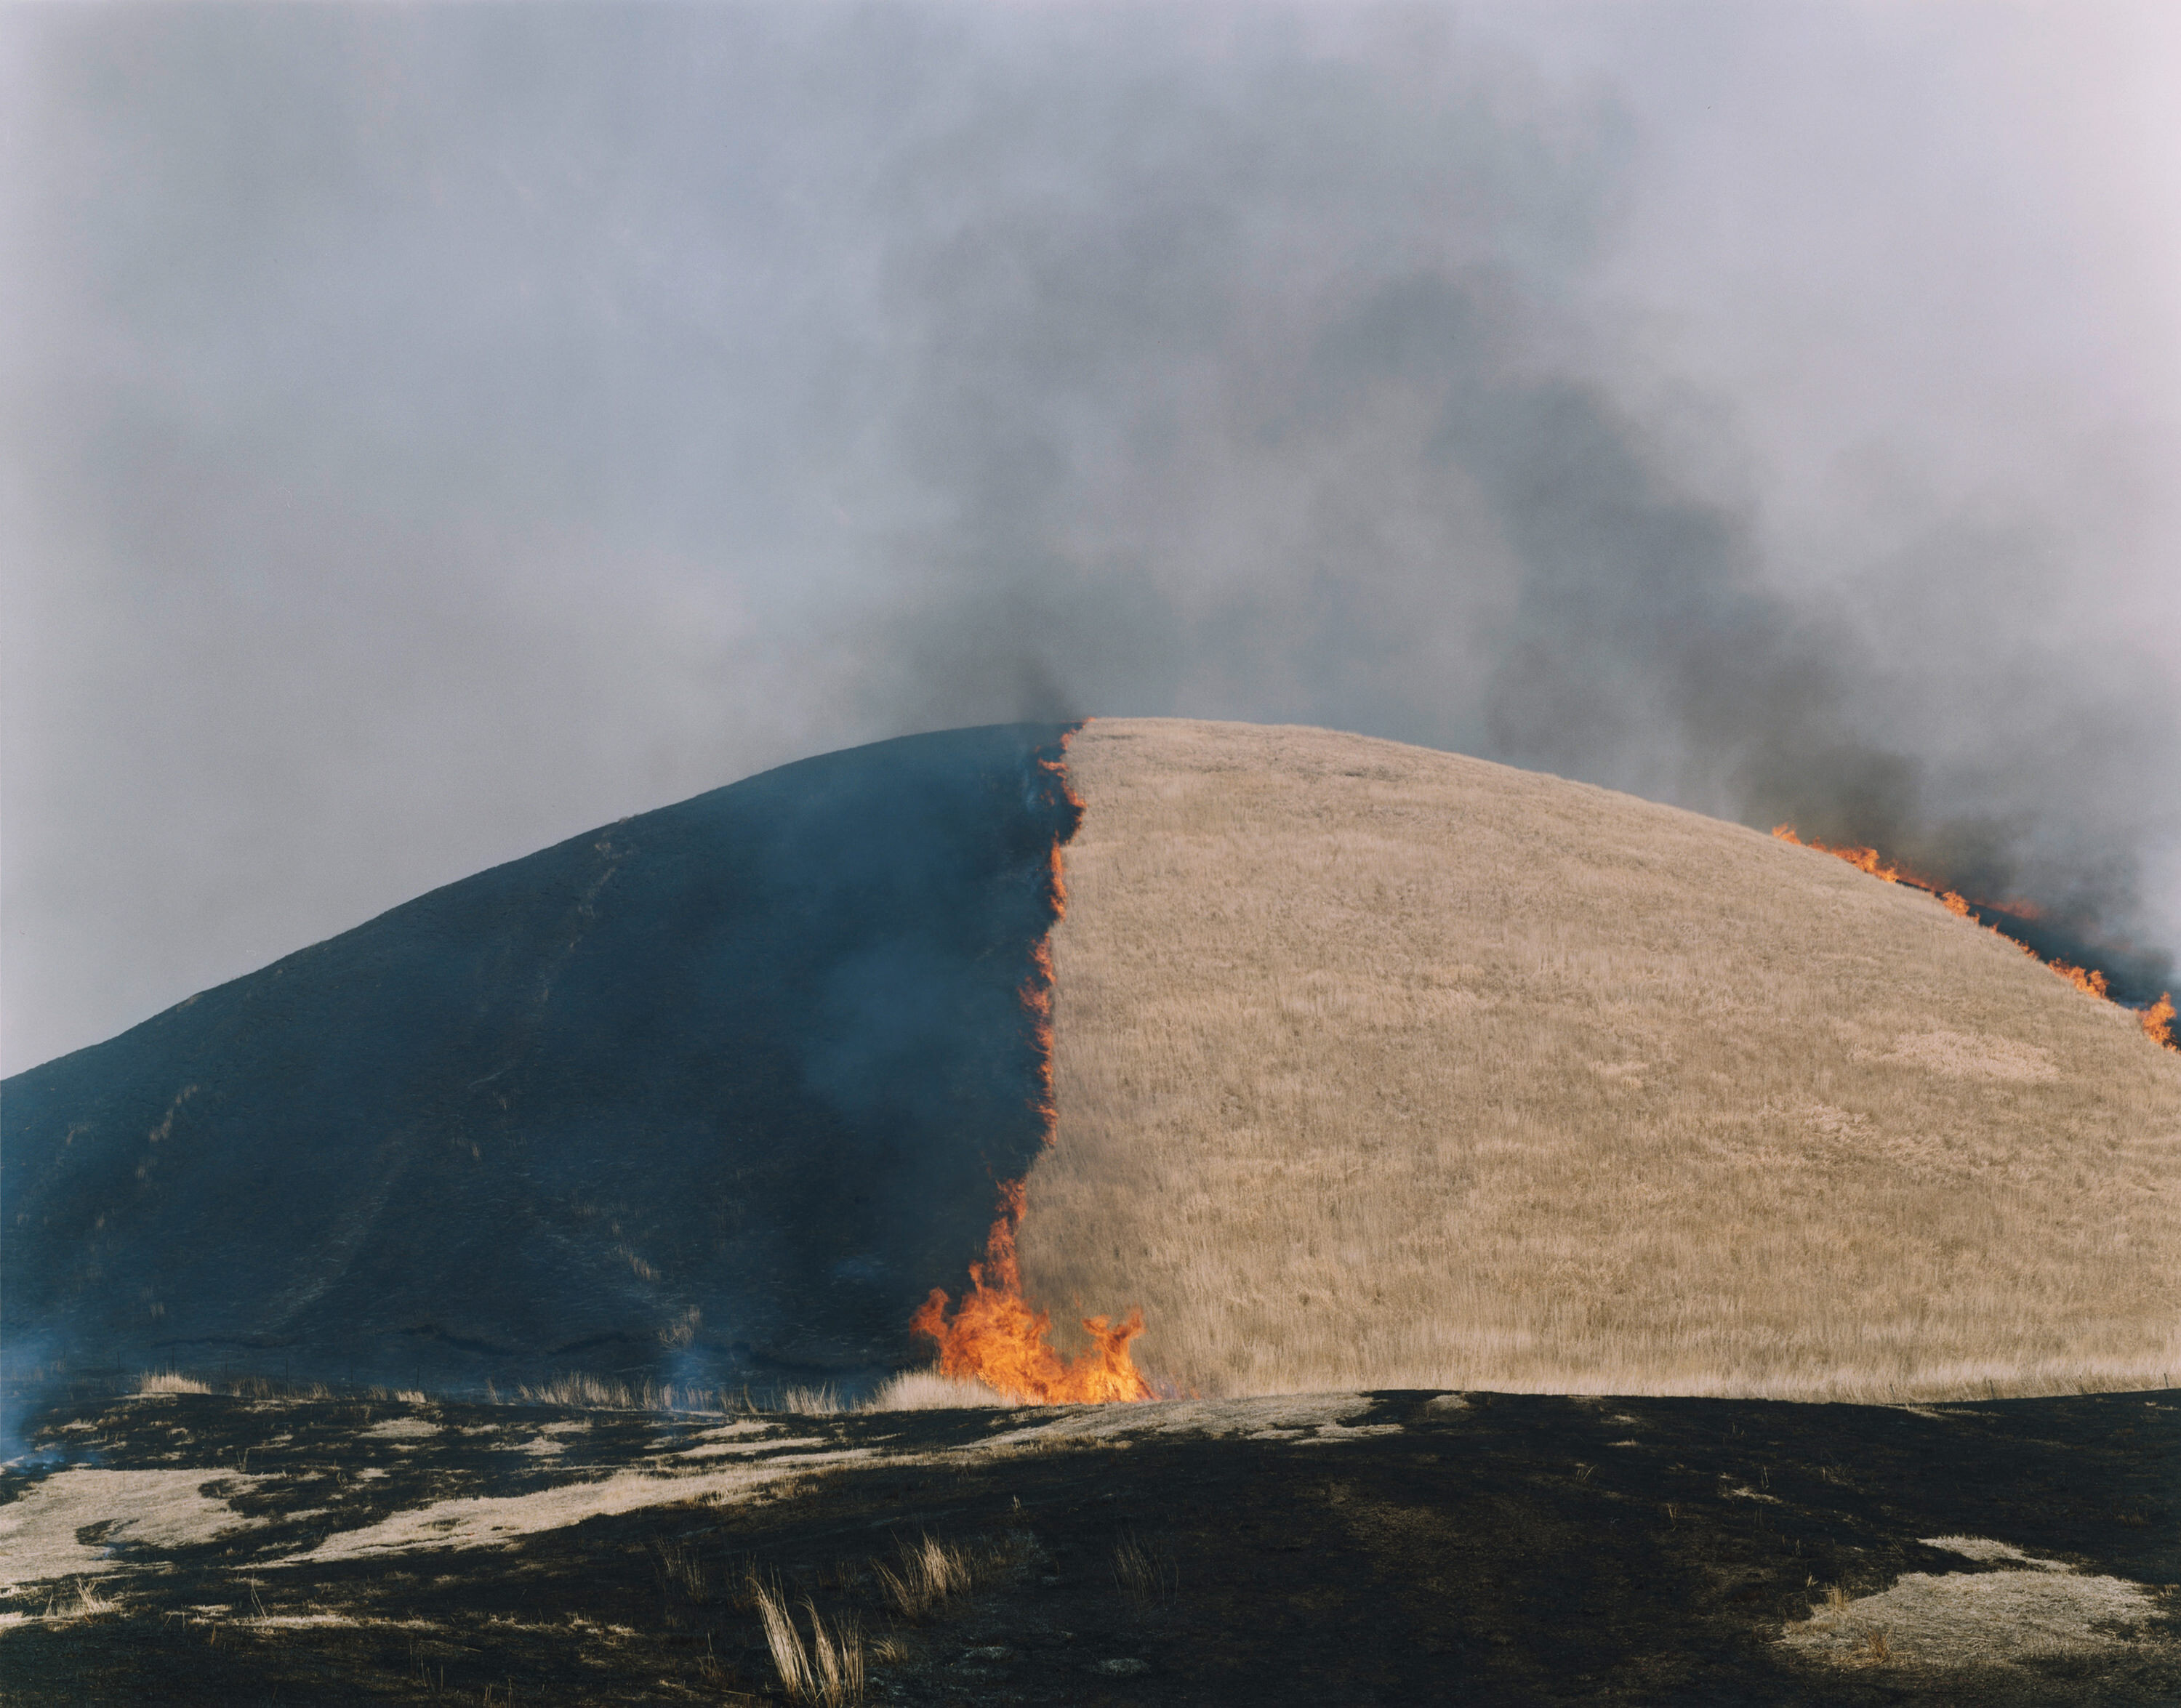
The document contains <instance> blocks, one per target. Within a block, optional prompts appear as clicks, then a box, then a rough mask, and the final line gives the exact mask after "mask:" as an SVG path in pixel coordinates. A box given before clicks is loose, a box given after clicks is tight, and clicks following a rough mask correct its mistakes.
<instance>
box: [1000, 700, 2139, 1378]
mask: <svg viewBox="0 0 2181 1708" xmlns="http://www.w3.org/2000/svg"><path fill="white" fill-rule="evenodd" d="M1069 765H1070V772H1071V775H1072V778H1073V780H1074V786H1075V789H1076V791H1077V792H1078V793H1079V795H1080V796H1082V797H1083V799H1084V801H1085V808H1086V811H1085V821H1084V824H1083V826H1082V829H1080V831H1079V833H1078V835H1077V836H1076V838H1075V840H1074V842H1073V843H1072V844H1071V845H1070V846H1069V847H1068V852H1067V884H1068V900H1069V905H1068V915H1067V917H1066V918H1065V920H1064V921H1063V923H1061V924H1060V926H1059V927H1058V928H1057V930H1056V931H1055V934H1054V936H1053V939H1052V955H1053V961H1054V964H1055V967H1056V970H1057V979H1058V995H1057V1012H1056V1038H1057V1043H1056V1055H1055V1061H1054V1075H1055V1084H1056V1090H1057V1101H1058V1105H1059V1111H1060V1115H1059V1127H1058V1133H1057V1143H1056V1144H1055V1146H1054V1147H1053V1148H1052V1149H1051V1150H1049V1151H1048V1152H1046V1154H1044V1155H1043V1156H1042V1157H1041V1160H1039V1161H1038V1163H1037V1164H1036V1165H1035V1168H1034V1170H1033V1171H1032V1173H1031V1176H1030V1187H1029V1212H1028V1216H1027V1219H1026V1220H1025V1222H1024V1226H1023V1229H1022V1233H1021V1252H1022V1259H1023V1265H1024V1275H1025V1281H1026V1284H1027V1287H1028V1291H1029V1292H1030V1296H1031V1297H1032V1298H1033V1299H1035V1300H1037V1301H1039V1302H1041V1303H1046V1304H1049V1305H1052V1306H1054V1307H1056V1308H1057V1310H1058V1311H1059V1313H1060V1314H1063V1316H1064V1315H1065V1312H1066V1308H1067V1307H1068V1304H1069V1303H1070V1302H1071V1301H1073V1300H1075V1299H1078V1298H1079V1299H1081V1300H1082V1301H1084V1302H1085V1304H1086V1305H1088V1306H1090V1307H1091V1308H1092V1309H1108V1308H1110V1307H1112V1306H1113V1304H1115V1303H1140V1304H1141V1305H1142V1307H1143V1308H1144V1310H1145V1312H1146V1316H1147V1318H1148V1319H1149V1323H1150V1327H1149V1329H1148V1331H1147V1332H1146V1334H1145V1336H1144V1337H1143V1340H1142V1342H1141V1343H1140V1346H1141V1352H1142V1357H1143V1362H1144V1363H1145V1364H1146V1365H1147V1366H1150V1367H1151V1368H1154V1369H1161V1370H1163V1371H1164V1372H1166V1373H1167V1374H1168V1375H1170V1376H1171V1377H1173V1379H1175V1380H1179V1382H1181V1383H1183V1384H1184V1385H1185V1386H1190V1387H1194V1388H1195V1389H1197V1390H1199V1391H1201V1392H1203V1393H1205V1394H1206V1395H1230V1394H1248V1393H1266V1392H1278V1391H1303V1390H1310V1389H1333V1388H1354V1387H1359V1386H1361V1387H1372V1386H1431V1387H1469V1388H1480V1387H1488V1388H1496V1389H1500V1390H1503V1391H1592V1392H1612V1393H1624V1394H1637V1393H1651V1394H1658V1393H1674V1392H1679V1393H1709V1394H1737V1395H1774V1396H1797V1397H1927V1398H1928V1397H1950V1396H1961V1395H1968V1394H1985V1393H1987V1392H1996V1393H2001V1394H2007V1393H2017V1394H2019V1393H2031V1392H2047V1391H2066V1390H2069V1389H2072V1388H2074V1387H2077V1386H2137V1385H2140V1386H2151V1385H2161V1384H2167V1383H2170V1382H2171V1381H2173V1380H2174V1375H2175V1373H2177V1372H2181V1056H2177V1055H2173V1054H2172V1053H2170V1052H2167V1051H2163V1050H2159V1049H2157V1048H2156V1046H2154V1045H2153V1044H2151V1043H2150V1042H2149V1041H2148V1040H2147V1039H2145V1036H2144V1035H2143V1033H2142V1032H2141V1030H2140V1028H2139V1027H2138V1026H2137V1024H2136V1022H2135V1020H2134V1017H2133V1016H2132V1015H2131V1014H2129V1012H2127V1011H2124V1010H2122V1009H2118V1008H2116V1007H2114V1006H2112V1005H2110V1004H2107V1003H2104V1002H2101V1001H2099V1000H2096V999H2095V998H2092V997H2090V996H2086V995H2084V994H2080V993H2079V992H2078V991H2076V990H2074V989H2071V988H2070V987H2069V986H2068V984H2066V983H2063V982H2062V980H2060V979H2059V978H2055V977H2054V976H2053V974H2052V973H2051V972H2049V971H2048V970H2046V968H2044V967H2040V966H2039V965H2038V964H2037V963H2036V962H2035V961H2032V960H2030V959H2029V957H2027V956H2024V954H2023V953H2022V952H2021V951H2020V950H2018V949H2017V948H2016V947H2014V946H2013V945H2011V944H2009V943H2007V942H2005V941H2003V940H2002V939H1999V938H1997V937H1996V936H1995V935H1993V934H1991V932H1989V931H1986V930H1985V929H1983V928H1980V927H1979V926H1977V925H1975V924H1974V923H1970V922H1968V921H1964V920H1961V919H1957V918H1955V917H1952V916H1951V915H1949V914H1948V913H1947V912H1946V910H1945V909H1944V908H1943V907H1941V905H1940V904H1939V903H1938V901H1935V900H1934V899H1933V898H1932V897H1930V896H1929V895H1922V894H1919V893H1916V892H1913V891H1911V890H1904V889H1901V888H1897V887H1893V886H1889V885H1886V884H1880V883H1879V882H1876V881H1875V880H1874V879H1870V878H1868V877H1866V876H1864V874H1863V873H1859V872H1857V871H1855V870H1853V869H1852V868H1850V867H1848V866H1847V865H1844V864H1843V863H1841V862H1840V861H1838V860H1835V859H1832V858H1830V857H1828V856H1826V855H1825V854H1821V853H1818V852H1815V851H1811V850H1808V849H1801V848H1795V847H1790V846H1785V845H1783V844H1781V843H1779V842H1776V841H1774V840H1771V839H1770V838H1768V837H1765V836H1764V835H1760V834H1758V833H1756V832H1753V831H1751V830H1748V829H1743V828H1741V827H1739V826H1736V825H1732V824H1723V823H1720V822H1718V821H1716V820H1714V819H1709V818H1701V817H1698V816H1697V815H1695V814H1692V813H1684V812H1679V811H1676V810H1674V809H1672V808H1669V807H1660V806H1657V805H1654V804H1652V803H1649V802H1643V801H1638V800H1635V799H1632V798H1630V797H1629V796H1623V795H1617V794H1614V793H1612V792H1610V791H1605V790H1601V789H1596V788H1592V787H1588V786H1586V785H1580V784H1574V783H1569V782H1565V781H1562V780H1558V779H1554V778H1550V777H1545V776H1539V775H1535V774H1529V773H1526V772H1521V771H1516V770H1510V769H1505V768H1503V767H1499V766H1495V765H1491V764H1487V763H1483V762H1481V761H1477V760H1473V759H1467V758H1459V757H1456V756H1454V755H1449V754H1445V753H1439V752H1427V751H1424V750H1421V749H1416V748H1412V747H1402V746H1400V745H1397V744H1395V743H1392V742H1387V741H1373V740H1369V739H1367V738H1364V737H1360V736H1344V735H1335V734H1331V733H1328V732H1325V731H1322V730H1306V729H1293V728H1286V729H1279V728H1261V727H1256V726H1250V725H1231V724H1206V723H1195V722H1185V721H1166V720H1127V719H1117V720H1110V721H1108V720H1099V721H1097V722H1094V723H1092V724H1091V725H1089V726H1087V727H1086V728H1085V730H1083V731H1082V732H1081V733H1080V734H1079V735H1078V736H1077V737H1076V738H1075V740H1074V746H1073V747H1072V749H1071V752H1070V760H1069Z"/></svg>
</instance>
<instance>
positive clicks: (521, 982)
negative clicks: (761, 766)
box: [0, 725, 1077, 1391]
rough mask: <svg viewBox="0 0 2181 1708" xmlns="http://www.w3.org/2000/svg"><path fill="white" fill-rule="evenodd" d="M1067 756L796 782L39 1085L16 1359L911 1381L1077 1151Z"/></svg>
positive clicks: (23, 1374)
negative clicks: (1052, 1060) (1067, 943)
mask: <svg viewBox="0 0 2181 1708" xmlns="http://www.w3.org/2000/svg"><path fill="white" fill-rule="evenodd" d="M1060 734H1061V730H1060V729H1059V728H1058V727H1057V726H1051V725H1009V726H1004V727H997V728H991V729H983V730H956V731H950V732H947V733H945V734H941V735H932V736H913V737H909V738H907V739H905V740H901V741H887V742H881V743H880V744H878V745H876V746H873V747H862V748H858V749H855V750H853V751H852V752H843V753H835V754H829V755H827V756H825V757H824V758H816V759H809V760H805V761H803V762H801V763H797V764H792V765H788V766H785V767H782V768H781V769H779V770H776V771H771V772H768V773H766V774H764V775H762V776H758V777H754V778H751V779H749V780H746V781H744V782H741V783H737V784H735V785H732V786H731V787H728V788H724V789H720V790H715V791H713V792H712V793H710V794H707V795H702V796H698V797H697V798H696V799H694V800H692V801H686V802H682V804H680V805H679V806H675V807H665V808H662V809H661V810H660V811H658V812H654V813H645V814H643V815H642V816H640V817H638V818H628V819H624V820H623V821H621V823H619V824H613V825H610V826H607V827H606V828H605V829H600V830H597V831H594V832H592V833H590V834H588V835H583V836H578V837H576V838H574V839H572V840H569V841H566V842H564V843H561V844H560V846H557V847H553V848H548V849H546V850H544V851H543V852H540V853H538V854H533V855H532V856H530V857H528V858H527V859H523V860H518V861H516V862H512V863H511V864H509V865H505V866H501V867H498V868H494V869H493V870H491V871H489V872H483V873H478V875H477V876H475V877H473V878H470V879H465V880H463V881H462V882H461V883H458V884H450V885H449V886H448V887H446V888H445V889H444V890H435V891H433V893H432V894H430V895H425V896H422V897H420V898H419V899H418V900H417V901H411V902H410V903H408V904H407V905H406V906H401V907H397V908H395V910H393V911H392V912H389V913H386V914H384V915H382V916H381V917H378V918H377V919H374V920H373V921H371V922H370V923H368V924H366V925H362V926H359V927H358V928H356V929H355V930H353V931H350V932H347V933H345V934H343V935H341V936H339V937H335V938H334V939H330V940H329V941H328V942H324V943H321V944H318V945H316V946H315V947H312V948H309V949H306V950H301V952H299V953H297V954H295V955H291V956H288V957H287V958H286V959H284V960H283V961H279V962H276V963H275V964H274V965H273V966H271V967H266V968H264V969H263V970H262V972H256V973H252V974H251V975H250V976H249V977H248V978H240V979H237V980H235V982H234V983H229V984H226V985H223V986H221V987H219V988H218V989H213V990H208V991H206V992H204V993H202V994H200V995H197V996H195V997H192V998H190V1000H188V1001H186V1002H184V1003H182V1004H180V1005H179V1006H176V1007H174V1008H173V1009H170V1010H168V1011H167V1012H166V1013H164V1014H162V1015H159V1016H158V1017H156V1018H155V1019H152V1020H150V1021H148V1022H146V1023H145V1024H143V1025H141V1026H139V1027H137V1028H134V1029H133V1030H131V1031H130V1032H126V1033H123V1034H122V1035H121V1036H119V1038H115V1039H111V1040H110V1041H108V1042H107V1043H105V1044H98V1045H97V1046H95V1047H93V1048H91V1049H88V1050H79V1051H77V1052H76V1053H75V1054H74V1055H67V1056H63V1057H62V1058H60V1059H59V1060H58V1061H52V1062H48V1063H47V1064H46V1065H44V1066H41V1067H37V1068H34V1069H32V1070H30V1072H25V1073H22V1074H19V1075H18V1076H16V1077H14V1078H13V1079H10V1080H8V1081H7V1082H6V1083H5V1084H4V1086H0V1116H4V1131H3V1132H0V1168H4V1174H0V1187H4V1198H0V1204H4V1212H0V1214H4V1246H0V1310H4V1315H3V1316H0V1339H4V1342H5V1344H6V1345H7V1347H8V1348H9V1353H8V1357H9V1363H10V1366H11V1369H10V1375H11V1376H12V1377H13V1378H14V1379H15V1380H16V1381H17V1382H19V1383H20V1382H23V1381H25V1380H26V1379H27V1381H28V1384H29V1386H30V1388H31V1389H32V1390H33V1391H35V1390H36V1389H37V1388H39V1387H40V1386H44V1385H46V1384H48V1383H50V1382H51V1381H52V1380H56V1379H65V1378H67V1377H68V1376H69V1375H74V1374H80V1373H81V1372H83V1371H84V1370H86V1369H90V1368H102V1369H131V1368H142V1367H145V1366H148V1365H155V1364H156V1365H164V1364H177V1365H179V1366H181V1367H183V1368H185V1369H189V1368H196V1369H212V1368H217V1367H221V1366H224V1367H226V1368H227V1369H230V1370H233V1371H247V1372H256V1373H260V1374H265V1375H279V1374H282V1373H283V1372H285V1373H286V1374H289V1375H292V1376H293V1377H294V1378H295V1379H296V1380H303V1379H305V1378H316V1379H332V1380H343V1379H352V1380H371V1381H381V1382H391V1383H399V1384H402V1385H408V1384H411V1383H419V1384H422V1385H424V1386H436V1387H460V1386H472V1385H477V1384H481V1383H482V1382H483V1381H484V1380H487V1379H492V1380H497V1381H500V1382H502V1383H505V1382H510V1381H522V1380H536V1379H538V1378H540V1377H542V1376H544V1375H549V1374H552V1373H556V1372H562V1371H571V1370H582V1371H589V1372H594V1373H599V1374H611V1375H616V1376H618V1377H620V1378H621V1379H623V1380H632V1379H636V1378H653V1379H660V1380H681V1381H697V1382H704V1383H740V1382H754V1383H757V1384H759V1385H765V1384H770V1383H776V1382H780V1381H783V1380H821V1379H825V1378H828V1377H842V1378H847V1379H849V1380H853V1379H854V1378H856V1377H857V1376H859V1375H864V1374H868V1373H870V1372H871V1371H873V1370H875V1369H877V1368H878V1367H881V1366H884V1365H886V1364H893V1363H898V1362H905V1361H907V1359H908V1357H909V1356H910V1353H911V1348H910V1347H909V1346H908V1341H907V1337H906V1335H905V1331H904V1327H903V1325H905V1324H906V1322H907V1320H908V1316H909V1313H910V1311H911V1310H912V1309H914V1306H915V1304H916V1303H918V1301H919V1300H920V1299H921V1298H923V1297H924V1295H925V1292H926V1290H927V1289H929V1288H930V1287H933V1286H935V1285H939V1286H947V1287H959V1286H960V1284H961V1280H962V1276H963V1273H964V1265H965V1264H966V1262H967V1260H968V1259H969V1258H970V1257H971V1256H972V1255H974V1254H975V1252H976V1250H977V1249H978V1248H979V1246H980V1242H981V1240H982V1237H983V1234H984V1231H985V1229H986V1226H987V1224H988V1223H989V1221H990V1220H991V1211H992V1204H993V1190H992V1182H993V1179H994V1178H995V1177H996V1176H1010V1175H1019V1174H1020V1173H1021V1172H1022V1171H1024V1167H1025V1166H1026V1165H1027V1162H1028V1160H1029V1159H1030V1155H1031V1154H1033V1152H1034V1151H1035V1149H1036V1147H1037V1145H1038V1144H1039V1143H1040V1141H1041V1129H1040V1125H1039V1121H1038V1118H1037V1116H1036V1115H1035V1113H1034V1112H1033V1110H1032V1108H1031V1106H1030V1105H1031V1096H1032V1092H1033V1088H1034V1082H1035V1066H1036V1046H1035V1042H1034V1039H1032V1036H1031V1034H1030V1030H1029V1028H1028V1026H1027V1024H1026V1021H1025V1017H1024V1014H1023V1012H1022V1011H1021V1008H1020V1006H1019V1000H1018V997H1017V991H1018V989H1019V987H1020V985H1021V984H1022V983H1023V981H1024V978H1025V976H1026V974H1027V972H1028V970H1029V967H1030V951H1031V950H1032V948H1033V945H1035V943H1036V941H1037V939H1039V938H1040V937H1041V935H1042V934H1043V933H1044V931H1045V930H1046V927H1047V925H1048V923H1050V919H1051V917H1052V896H1051V895H1050V893H1049V879H1048V875H1047V869H1048V868H1047V859H1046V857H1047V855H1048V853H1049V851H1050V849H1051V847H1052V841H1053V839H1054V838H1055V837H1056V836H1060V837H1065V836H1066V835H1070V834H1072V833H1073V830H1074V820H1075V816H1076V811H1077V809H1075V808H1074V807H1071V806H1070V805H1069V804H1068V802H1067V801H1066V800H1065V799H1064V798H1063V796H1062V794H1061V793H1060V791H1058V789H1057V786H1056V785H1055V784H1054V781H1053V780H1052V775H1051V774H1049V773H1048V772H1046V771H1044V770H1042V769H1040V767H1039V765H1038V763H1037V760H1038V759H1039V758H1040V757H1041V756H1042V757H1045V758H1053V757H1057V743H1058V739H1059V736H1060Z"/></svg>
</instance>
